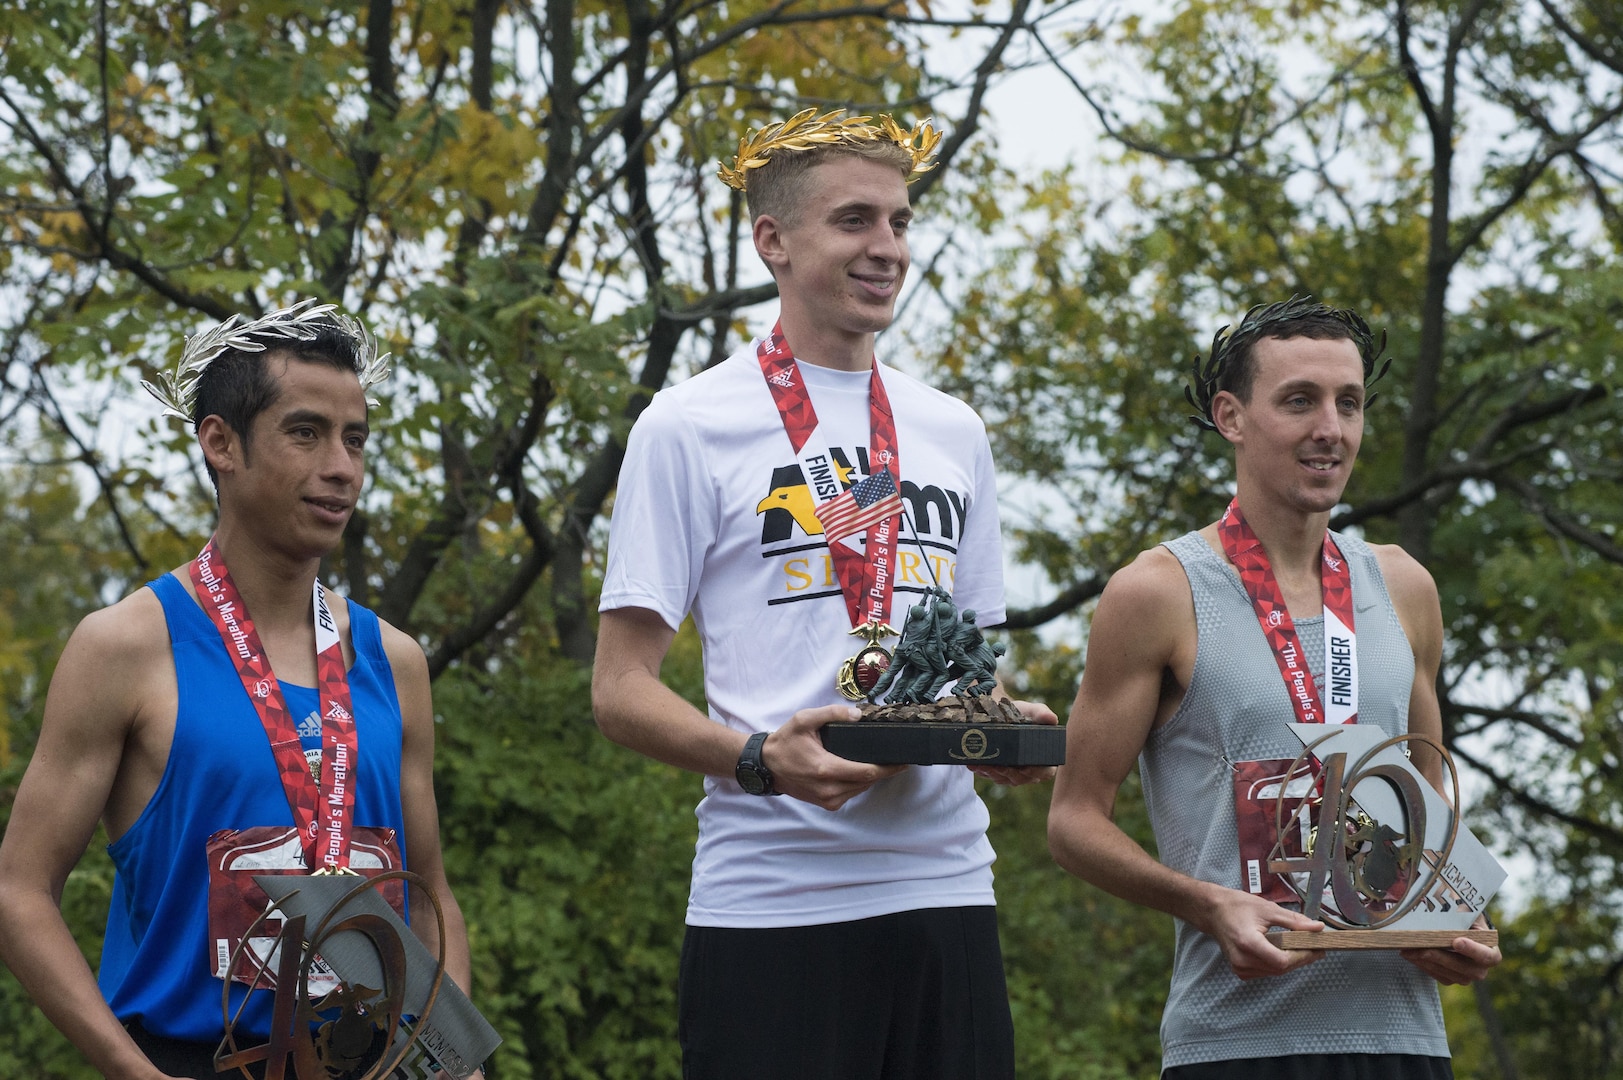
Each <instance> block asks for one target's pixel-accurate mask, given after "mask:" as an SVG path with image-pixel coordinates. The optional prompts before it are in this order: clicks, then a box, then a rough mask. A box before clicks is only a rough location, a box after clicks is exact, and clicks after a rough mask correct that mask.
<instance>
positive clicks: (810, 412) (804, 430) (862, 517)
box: [757, 325, 902, 701]
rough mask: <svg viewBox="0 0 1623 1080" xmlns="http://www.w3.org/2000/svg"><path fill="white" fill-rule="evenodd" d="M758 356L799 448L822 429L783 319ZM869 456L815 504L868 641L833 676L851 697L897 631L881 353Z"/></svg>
mask: <svg viewBox="0 0 1623 1080" xmlns="http://www.w3.org/2000/svg"><path fill="white" fill-rule="evenodd" d="M757 357H758V359H759V360H760V363H761V374H762V375H763V376H765V379H766V385H767V389H768V390H769V391H771V394H772V401H773V404H774V405H776V406H777V410H778V417H779V419H780V420H782V421H783V429H784V433H785V434H787V435H788V436H789V445H790V447H791V449H793V451H794V452H795V454H797V455H798V454H800V453H801V451H802V449H803V448H804V447H805V446H806V443H807V441H808V440H809V439H810V438H811V435H812V432H814V431H815V430H816V429H817V410H816V409H815V408H814V407H813V406H812V401H811V395H810V394H809V393H807V391H806V388H805V386H804V385H803V384H802V382H801V381H800V378H799V373H798V371H797V370H796V365H795V355H794V352H793V351H792V350H791V349H790V348H789V343H788V341H786V340H785V339H784V336H783V327H782V326H781V325H778V326H774V327H773V328H772V333H771V334H769V335H768V336H767V337H766V338H765V339H764V340H762V342H761V344H760V346H759V348H758V349H757ZM868 460H869V461H870V462H871V463H872V464H873V465H874V466H875V467H876V468H877V471H876V472H873V473H872V474H870V475H869V476H868V477H867V478H866V479H863V480H861V481H858V482H857V483H855V484H853V485H852V486H851V487H849V488H847V489H846V490H845V491H843V492H838V489H837V488H836V489H834V490H833V491H830V492H829V493H828V495H829V497H828V498H827V499H826V501H824V502H823V503H821V504H820V505H819V506H818V507H817V509H816V510H815V511H814V513H815V515H816V517H817V520H818V523H819V524H821V525H822V527H823V540H824V542H825V543H827V544H828V552H829V558H830V559H831V560H832V561H833V564H834V572H835V575H836V576H837V577H838V578H839V582H840V592H841V593H842V594H843V595H844V597H845V607H846V613H847V614H848V615H849V616H850V618H851V626H852V629H851V633H852V634H853V635H855V636H857V637H861V638H866V639H867V642H868V643H867V645H865V646H864V647H863V648H861V649H858V650H857V653H856V655H855V656H852V657H848V658H847V659H846V660H844V661H842V662H841V664H840V668H839V672H838V674H837V675H836V676H835V679H834V685H835V686H836V687H837V688H838V689H839V691H840V693H841V694H843V695H844V696H845V697H846V698H848V699H849V700H851V701H861V700H863V699H864V698H866V697H867V694H868V691H869V690H871V689H873V687H874V685H875V684H876V683H878V681H879V678H880V676H881V675H883V674H884V673H885V669H886V668H888V667H890V661H891V654H890V650H888V649H886V648H883V647H882V646H881V645H880V644H879V639H880V638H883V637H894V636H895V635H896V631H895V630H894V629H893V628H892V627H891V626H890V625H889V623H888V622H887V621H886V619H887V617H888V616H889V614H890V603H891V597H892V596H893V595H894V593H895V565H896V564H895V558H896V547H897V540H898V535H897V534H898V532H899V531H900V528H901V520H902V494H901V489H900V486H899V482H898V480H897V474H898V470H899V469H900V465H901V462H900V460H899V455H898V453H897V445H896V418H895V416H894V415H893V414H892V413H891V410H890V398H889V396H888V395H887V394H886V393H885V384H884V381H883V380H882V379H881V378H880V375H879V365H878V363H877V361H876V362H875V363H874V364H873V367H872V368H871V370H870V374H869V378H868ZM802 469H803V471H805V472H806V474H807V476H811V475H813V474H814V473H815V470H814V469H812V468H809V467H807V465H806V464H804V463H803V465H802ZM836 492H837V493H836ZM858 533H866V538H865V541H864V543H863V550H862V551H861V552H860V553H859V552H857V551H856V550H855V549H853V548H852V547H850V546H848V545H847V544H844V543H841V542H840V541H841V540H843V539H844V538H845V537H848V536H853V535H856V534H858Z"/></svg>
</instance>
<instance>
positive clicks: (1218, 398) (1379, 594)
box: [1048, 298, 1500, 1080]
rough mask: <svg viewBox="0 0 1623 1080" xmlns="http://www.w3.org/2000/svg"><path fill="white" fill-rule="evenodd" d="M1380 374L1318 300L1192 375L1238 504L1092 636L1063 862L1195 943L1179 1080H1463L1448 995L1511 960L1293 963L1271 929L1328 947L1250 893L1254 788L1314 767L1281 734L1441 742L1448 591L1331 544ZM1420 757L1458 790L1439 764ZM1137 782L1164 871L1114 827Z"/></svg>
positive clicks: (1124, 574) (1181, 949)
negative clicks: (1314, 728)
mask: <svg viewBox="0 0 1623 1080" xmlns="http://www.w3.org/2000/svg"><path fill="white" fill-rule="evenodd" d="M1225 329H1227V328H1226V327H1225ZM1379 352H1380V349H1379V348H1378V347H1377V346H1376V345H1375V343H1374V341H1373V339H1372V337H1371V335H1370V333H1369V330H1368V327H1367V326H1366V325H1365V324H1364V321H1363V320H1362V319H1361V318H1359V317H1358V316H1357V315H1356V314H1354V313H1352V312H1349V311H1338V310H1335V309H1331V308H1328V307H1325V306H1324V305H1320V304H1315V303H1313V302H1312V301H1311V298H1307V299H1297V298H1292V299H1291V300H1290V301H1286V302H1284V303H1281V304H1274V305H1270V306H1268V307H1265V308H1264V307H1258V308H1254V309H1252V311H1251V312H1250V313H1248V314H1247V316H1246V318H1245V319H1244V320H1243V321H1242V322H1241V324H1240V325H1239V327H1237V328H1236V329H1235V331H1234V332H1233V333H1232V334H1229V335H1228V336H1227V337H1226V338H1225V337H1222V335H1221V332H1219V338H1218V340H1216V341H1214V345H1213V354H1212V357H1211V360H1210V362H1209V363H1207V364H1205V365H1200V366H1197V379H1196V388H1195V395H1194V396H1195V398H1196V399H1197V400H1196V404H1197V406H1198V407H1199V408H1200V409H1201V411H1202V414H1203V415H1202V416H1200V417H1197V418H1196V420H1197V422H1198V423H1200V424H1201V426H1203V427H1206V428H1208V429H1210V430H1215V431H1217V432H1218V433H1219V434H1221V435H1222V436H1223V437H1224V438H1225V439H1227V440H1228V441H1229V442H1230V443H1231V444H1232V445H1233V448H1234V461H1235V476H1236V494H1235V500H1234V503H1233V504H1232V505H1231V506H1230V508H1229V510H1228V512H1227V513H1225V515H1224V517H1223V519H1222V520H1221V521H1219V522H1216V523H1213V524H1212V525H1209V526H1207V527H1206V528H1204V529H1201V530H1199V531H1198V532H1193V533H1189V534H1188V535H1186V536H1184V537H1181V538H1179V539H1178V540H1175V541H1172V542H1170V543H1168V544H1165V545H1163V546H1159V547H1156V548H1153V549H1151V550H1149V551H1146V552H1144V553H1143V554H1141V555H1139V557H1138V558H1137V559H1136V560H1135V561H1134V562H1133V563H1131V564H1130V565H1129V566H1127V567H1125V568H1124V569H1122V570H1121V571H1119V572H1118V573H1117V574H1115V576H1113V577H1112V578H1111V580H1110V583H1109V585H1108V586H1107V587H1106V589H1105V591H1104V594H1103V595H1102V596H1101V597H1100V599H1099V605H1098V609H1097V611H1096V612H1095V614H1094V617H1093V624H1092V629H1091V632H1090V634H1089V644H1088V655H1087V665H1086V667H1085V669H1084V676H1083V679H1082V686H1081V689H1080V690H1079V691H1078V693H1077V698H1076V702H1075V704H1074V706H1073V707H1072V710H1071V719H1070V728H1069V734H1068V736H1067V738H1068V740H1069V743H1068V746H1067V751H1066V760H1067V762H1068V764H1067V765H1066V766H1064V767H1063V768H1062V769H1061V770H1060V775H1059V778H1058V780H1057V781H1056V786H1055V789H1054V802H1053V807H1052V810H1051V811H1050V814H1049V822H1048V834H1049V846H1050V848H1051V849H1052V851H1053V853H1054V857H1055V859H1056V860H1058V862H1059V863H1060V865H1061V866H1063V867H1065V869H1067V870H1069V871H1070V872H1071V873H1073V874H1076V875H1077V876H1078V877H1081V878H1083V879H1084V880H1086V881H1089V882H1092V883H1093V884H1095V885H1097V886H1099V887H1100V888H1103V889H1105V890H1107V891H1109V892H1111V893H1114V894H1115V895H1117V896H1120V897H1123V898H1125V899H1128V900H1132V901H1134V902H1135V903H1140V904H1145V905H1148V906H1150V907H1154V908H1156V909H1158V910H1161V911H1165V912H1168V913H1170V914H1172V915H1173V916H1175V917H1176V919H1177V948H1176V954H1175V959H1174V966H1173V975H1172V989H1171V993H1170V995H1169V997H1168V1001H1167V1007H1166V1011H1165V1013H1164V1014H1163V1018H1162V1025H1161V1040H1162V1048H1163V1067H1164V1072H1163V1074H1162V1075H1163V1077H1164V1078H1173V1080H1214V1078H1227V1077H1234V1078H1240V1077H1243V1078H1244V1080H1268V1078H1272V1077H1315V1078H1324V1077H1348V1078H1351V1077H1358V1078H1364V1077H1368V1078H1371V1080H1373V1078H1375V1077H1380V1078H1381V1080H1393V1078H1400V1080H1401V1078H1407V1077H1417V1078H1419V1077H1425V1078H1439V1077H1447V1076H1450V1075H1451V1070H1450V1067H1449V1057H1448V1053H1449V1051H1448V1042H1447V1039H1446V1038H1445V1036H1444V1033H1443V1025H1442V1013H1441V1008H1440V1006H1439V1003H1438V995H1437V990H1436V984H1437V983H1439V982H1441V983H1445V984H1459V983H1466V982H1470V981H1473V980H1476V979H1481V978H1483V977H1484V976H1485V975H1486V974H1487V972H1488V970H1489V969H1490V968H1492V967H1493V966H1494V965H1495V964H1497V963H1498V962H1499V960H1500V956H1499V951H1498V949H1497V948H1491V947H1489V946H1486V945H1483V944H1480V943H1478V942H1475V941H1472V940H1471V939H1469V938H1464V937H1462V938H1458V939H1456V940H1455V941H1454V942H1453V946H1452V948H1450V949H1423V950H1405V951H1403V952H1401V953H1393V952H1386V951H1380V952H1358V953H1354V952H1325V951H1285V950H1282V949H1278V948H1275V947H1274V945H1273V944H1272V943H1270V942H1269V940H1268V939H1267V937H1265V934H1266V933H1267V931H1268V930H1269V929H1270V928H1271V927H1279V928H1282V929H1286V930H1319V929H1322V928H1323V926H1322V924H1321V923H1319V922H1317V921H1315V920H1313V919H1309V918H1307V917H1306V916H1305V915H1304V914H1302V912H1301V911H1300V910H1296V909H1293V908H1292V907H1291V906H1287V905H1289V903H1290V902H1291V900H1292V899H1293V897H1290V896H1288V895H1283V896H1282V895H1279V893H1278V892H1277V891H1276V890H1275V889H1274V888H1272V887H1270V885H1269V884H1267V880H1271V878H1270V879H1264V878H1263V876H1261V875H1258V874H1256V873H1247V867H1248V866H1254V864H1255V863H1256V862H1257V861H1258V860H1259V859H1262V860H1266V858H1267V855H1266V852H1263V853H1260V854H1259V853H1254V852H1248V850H1247V845H1248V843H1251V840H1250V839H1249V835H1248V832H1247V830H1246V829H1245V828H1244V825H1245V819H1246V818H1247V817H1248V816H1249V815H1248V806H1247V804H1246V802H1245V796H1243V795H1242V792H1243V791H1244V790H1245V789H1246V785H1244V784H1237V783H1236V777H1240V776H1245V775H1248V774H1255V775H1256V776H1257V777H1258V778H1259V779H1258V784H1259V785H1265V784H1266V782H1267V781H1268V780H1272V781H1274V782H1275V784H1276V786H1277V783H1278V782H1281V781H1282V780H1283V779H1284V777H1283V776H1282V774H1278V773H1277V771H1276V770H1275V765H1276V763H1277V762H1279V761H1280V760H1281V759H1283V763H1284V764H1283V768H1284V770H1285V771H1287V772H1288V771H1289V766H1290V760H1291V759H1292V758H1294V757H1295V755H1296V754H1297V752H1298V751H1299V750H1300V749H1301V744H1300V742H1298V741H1296V740H1295V739H1294V738H1293V737H1292V736H1291V734H1290V732H1289V730H1288V729H1287V727H1286V725H1288V724H1290V723H1295V722H1323V721H1326V720H1328V721H1329V722H1352V721H1356V722H1357V723H1360V724H1374V725H1378V726H1380V727H1381V728H1383V729H1384V730H1385V731H1386V732H1387V734H1388V735H1393V736H1396V735H1402V734H1404V733H1405V732H1414V733H1417V734H1424V735H1429V736H1431V737H1433V738H1436V739H1441V736H1442V723H1441V718H1440V713H1439V708H1438V702H1437V695H1436V688H1435V683H1436V677H1437V670H1438V665H1439V662H1440V658H1441V655H1442V639H1443V627H1442V616H1441V612H1440V610H1439V606H1438V599H1437V588H1436V585H1435V584H1434V583H1433V582H1432V579H1431V575H1430V574H1429V573H1427V572H1426V570H1425V568H1424V567H1422V566H1421V565H1420V564H1419V563H1418V562H1416V561H1415V560H1414V559H1413V558H1411V557H1410V556H1409V555H1408V553H1406V552H1405V551H1404V550H1403V549H1402V548H1399V547H1397V546H1383V545H1368V544H1365V543H1363V542H1362V541H1361V540H1358V539H1356V538H1354V537H1349V536H1342V535H1340V534H1333V533H1329V532H1328V525H1329V521H1330V513H1331V510H1332V509H1333V508H1334V507H1335V506H1336V504H1337V503H1338V502H1339V501H1340V499H1341V494H1342V491H1343V489H1344V488H1345V487H1346V485H1347V480H1348V477H1349V475H1350V473H1351V471H1352V466H1353V462H1354V460H1355V459H1356V458H1357V455H1358V448H1359V443H1360V441H1361V440H1362V437H1363V431H1364V406H1365V403H1366V398H1367V395H1366V389H1365V388H1366V385H1367V384H1368V382H1369V381H1370V378H1371V375H1372V374H1373V372H1374V364H1375V361H1376V360H1377V358H1378V355H1379ZM1332 628H1334V632H1333V633H1332V632H1331V631H1332ZM1343 629H1344V630H1345V636H1342V637H1338V636H1336V635H1337V634H1339V633H1340V632H1341V630H1343ZM1327 641H1329V642H1331V644H1330V646H1329V647H1328V648H1327V647H1326V642H1327ZM1341 642H1345V643H1346V644H1340V643H1341ZM1327 653H1329V654H1331V661H1332V663H1333V664H1334V665H1335V667H1334V669H1333V673H1334V674H1335V676H1336V678H1337V682H1336V683H1335V684H1333V685H1332V684H1327V683H1326V680H1325V678H1324V675H1325V670H1326V654H1327ZM1353 653H1355V654H1356V657H1357V667H1356V669H1355V670H1356V671H1357V672H1359V673H1361V680H1360V679H1358V678H1357V677H1354V679H1353V680H1352V683H1351V687H1350V693H1349V692H1345V691H1347V690H1348V689H1349V688H1348V687H1346V686H1344V685H1343V684H1344V683H1345V681H1346V680H1344V679H1343V678H1342V675H1343V673H1344V670H1345V669H1347V668H1348V667H1349V666H1350V665H1348V664H1347V657H1348V656H1349V655H1351V654H1353ZM1308 674H1311V676H1312V677H1311V678H1306V677H1305V676H1306V675H1308ZM1319 687H1329V688H1330V691H1331V692H1330V693H1329V695H1328V696H1326V697H1324V698H1322V699H1321V698H1320V697H1319V696H1318V694H1319V691H1318V688H1319ZM1343 699H1344V700H1343ZM1338 707H1339V708H1340V709H1341V710H1342V711H1341V713H1340V714H1339V715H1338V714H1337V711H1336V710H1337V708H1338ZM1410 745H1411V747H1412V750H1413V760H1414V763H1415V765H1416V766H1417V767H1418V768H1419V769H1420V770H1421V771H1422V772H1423V773H1424V774H1425V776H1426V777H1427V778H1428V779H1430V780H1431V782H1432V783H1433V784H1434V785H1438V786H1439V787H1440V785H1441V780H1442V762H1441V759H1440V757H1439V755H1438V754H1437V753H1436V752H1435V751H1433V750H1431V749H1430V748H1429V747H1427V746H1425V745H1424V744H1422V743H1418V742H1417V743H1412V744H1410ZM1135 759H1138V761H1139V763H1140V773H1141V777H1142V780H1143V786H1144V793H1145V801H1146V803H1147V805H1148V808H1149V811H1150V818H1151V824H1152V826H1153V827H1154V830H1155V836H1156V844H1157V847H1158V849H1159V851H1160V855H1161V859H1160V861H1157V860H1156V859H1155V858H1153V857H1151V856H1150V855H1149V854H1148V853H1147V852H1146V851H1145V850H1144V849H1143V848H1141V847H1140V846H1139V845H1138V844H1137V843H1135V842H1134V841H1133V840H1132V839H1131V838H1130V837H1128V836H1127V835H1126V834H1125V833H1124V832H1123V831H1122V830H1121V829H1120V828H1118V827H1117V826H1116V825H1115V823H1114V822H1113V820H1112V812H1113V809H1114V805H1115V798H1116V793H1117V791H1118V789H1119V788H1120V786H1121V784H1122V782H1123V781H1124V780H1125V779H1126V777H1127V774H1128V772H1129V770H1131V769H1132V767H1133V763H1134V760H1135ZM1299 906H1300V905H1297V907H1298V908H1299Z"/></svg>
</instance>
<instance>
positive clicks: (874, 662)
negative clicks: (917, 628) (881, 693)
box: [834, 619, 896, 701]
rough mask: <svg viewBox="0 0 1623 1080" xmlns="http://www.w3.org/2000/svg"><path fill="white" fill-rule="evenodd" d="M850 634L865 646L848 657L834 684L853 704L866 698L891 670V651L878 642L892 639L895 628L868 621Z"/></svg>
mask: <svg viewBox="0 0 1623 1080" xmlns="http://www.w3.org/2000/svg"><path fill="white" fill-rule="evenodd" d="M851 633H852V635H854V636H856V637H864V638H867V639H868V644H867V645H865V646H863V647H862V648H861V649H858V650H857V654H856V655H855V656H852V657H848V658H847V659H846V660H845V662H844V663H842V664H840V674H839V676H838V678H836V679H835V681H834V685H835V686H837V687H838V688H839V691H840V693H842V694H844V695H845V696H846V697H847V698H849V699H851V700H852V701H861V700H863V699H864V698H866V697H867V696H868V691H870V690H872V689H873V688H874V684H875V683H877V682H878V681H879V677H880V676H881V675H883V674H884V673H885V671H886V669H888V668H889V667H890V661H891V655H890V650H889V649H887V648H884V647H883V646H881V645H880V644H879V639H880V638H884V637H895V636H896V629H895V627H893V626H891V625H890V624H889V623H885V622H878V621H876V620H873V619H870V620H868V621H867V622H865V623H863V624H862V625H861V626H853V627H852V628H851Z"/></svg>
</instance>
